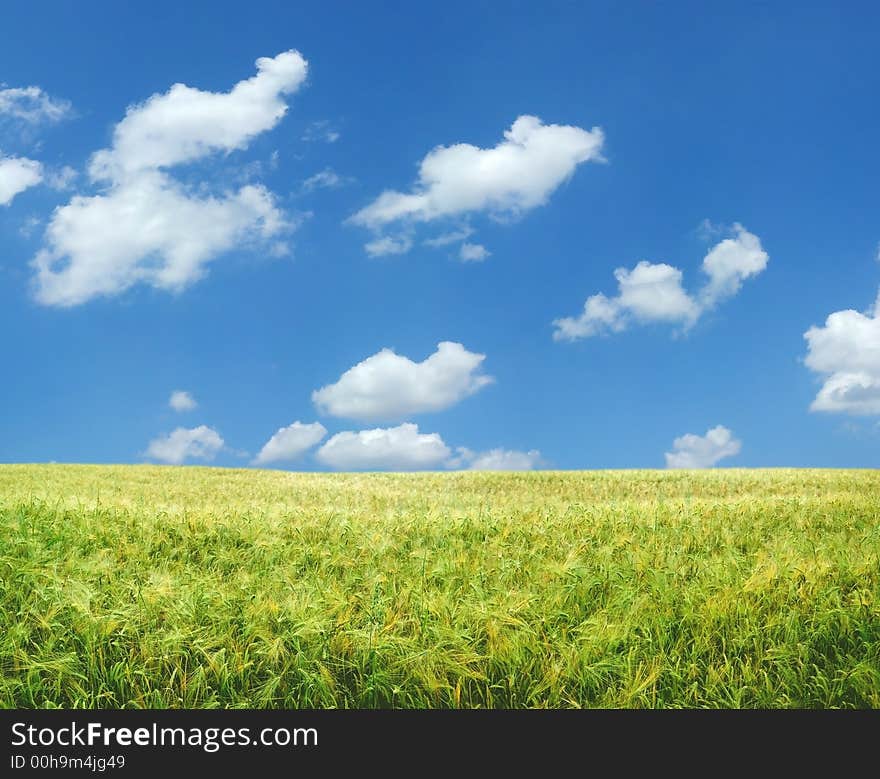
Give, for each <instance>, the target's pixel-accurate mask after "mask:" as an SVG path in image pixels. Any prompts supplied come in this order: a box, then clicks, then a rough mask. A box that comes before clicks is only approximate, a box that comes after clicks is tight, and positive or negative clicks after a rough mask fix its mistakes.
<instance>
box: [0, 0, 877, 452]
mask: <svg viewBox="0 0 880 779" xmlns="http://www.w3.org/2000/svg"><path fill="white" fill-rule="evenodd" d="M3 17H4V19H3V24H2V26H0V84H2V86H0V203H2V204H0V332H2V334H3V335H2V338H0V352H2V365H3V371H4V381H3V382H2V389H0V401H2V405H0V408H2V411H0V430H2V432H0V461H2V462H40V461H50V460H53V461H59V462H123V463H125V462H142V461H160V462H161V461H165V462H194V463H205V462H210V463H213V464H217V465H225V466H244V465H248V464H251V463H254V464H257V465H262V466H265V467H277V468H290V469H297V470H300V469H303V470H312V469H317V470H324V469H334V468H335V469H340V470H348V469H383V468H391V469H410V468H431V469H444V468H468V467H476V468H480V467H482V468H527V467H550V468H564V469H574V468H636V467H639V468H641V467H657V468H662V467H665V466H667V465H670V466H692V467H705V466H711V465H721V466H728V465H729V466H743V467H751V466H818V467H826V466H827V467H877V466H878V465H880V454H878V452H880V447H878V443H880V428H878V416H880V318H878V314H880V312H878V311H876V310H875V308H874V306H875V301H876V300H877V290H878V284H880V263H878V243H880V221H878V196H877V191H878V190H877V182H878V180H880V155H878V154H877V151H876V145H877V139H878V137H880V103H878V100H877V95H878V94H880V71H878V69H877V67H876V42H877V34H878V29H880V10H878V9H877V7H876V5H875V4H870V3H849V4H843V5H836V4H831V3H825V4H795V3H791V4H787V3H772V4H766V3H760V4H759V3H731V4H729V6H728V7H727V8H723V7H721V5H720V4H715V7H714V8H711V9H710V8H708V7H707V6H706V4H704V3H684V2H682V3H664V4H649V3H633V4H629V5H626V4H620V3H610V2H609V3H542V4H540V5H538V4H526V3H508V4H501V3H489V2H484V3H473V2H469V3H454V2H448V3H443V4H435V5H428V4H413V3H383V4H349V3H339V4H333V3H321V4H317V3H316V4H305V3H303V4H292V3H282V2H279V3H261V2H254V3H249V4H246V5H243V4H237V3H228V4H226V3H211V4H208V3H204V4H196V3H191V4H185V5H181V4H172V3H163V2H155V3H150V4H149V5H147V4H144V5H143V6H142V7H141V8H140V9H139V10H133V9H130V8H123V7H120V6H118V5H117V4H110V3H93V4H77V5H76V6H74V5H70V4H61V3H39V2H32V3H27V4H25V3H12V4H8V5H7V6H6V7H5V8H4V11H3ZM294 52H298V53H294ZM260 58H265V59H264V60H261V62H262V63H263V64H262V65H261V66H258V65H257V64H255V63H256V62H257V60H258V59H260ZM258 73H259V74H261V75H259V76H258ZM249 80H250V81H249ZM175 84H184V85H186V87H187V89H183V88H176V87H175V88H174V89H172V85H175ZM237 84H243V85H242V86H240V87H239V89H238V91H235V88H236V85H237ZM212 93H213V95H212ZM148 101H149V102H148ZM127 110H128V114H126V111H127ZM123 120H125V121H123ZM462 144H467V146H462ZM423 163H424V165H423ZM420 166H422V167H421V168H420ZM420 170H421V171H422V174H421V178H420ZM4 193H5V194H4ZM383 193H389V194H387V195H385V196H383ZM380 197H383V199H380ZM4 201H5V202H4ZM438 239H439V241H440V242H441V243H442V244H443V245H439V246H438V245H433V246H432V245H430V244H426V243H425V241H434V242H435V244H436V243H437V241H438ZM395 252H396V253H395ZM463 257H464V258H465V259H462V258H463ZM710 258H711V259H710ZM41 268H42V270H41ZM616 271H617V276H615V272H616ZM599 295H601V296H602V297H597V296H599ZM590 299H592V300H593V302H592V303H588V300H590ZM585 304H587V309H588V310H587V312H586V313H585ZM560 322H568V324H567V325H565V324H560ZM554 323H556V324H554ZM806 334H809V337H805V335H806ZM554 336H555V337H554ZM440 344H445V345H444V346H438V345H440ZM383 350H384V351H383ZM432 355H434V356H433V357H432ZM323 388H327V389H326V391H325V390H324V389H323ZM175 391H180V392H186V393H188V397H189V398H191V399H192V401H193V402H194V404H195V407H194V408H189V409H186V408H184V407H185V406H187V405H192V404H187V403H186V402H178V403H176V405H177V406H178V407H179V409H180V410H175V409H174V408H172V407H171V404H170V398H171V395H172V392H175ZM316 391H318V392H317V394H316ZM180 397H181V396H178V400H180ZM296 423H298V424H296ZM283 428H286V430H282V429H283ZM174 431H178V432H177V433H176V434H175V432H174ZM276 432H278V433H279V435H275V434H276ZM273 436H275V437H274V438H273ZM270 439H271V440H270Z"/></svg>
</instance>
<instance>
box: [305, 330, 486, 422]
mask: <svg viewBox="0 0 880 779" xmlns="http://www.w3.org/2000/svg"><path fill="white" fill-rule="evenodd" d="M485 359H486V355H484V354H477V353H475V352H469V351H468V350H467V349H465V347H464V346H462V344H460V343H454V342H451V341H443V342H442V343H439V344H438V345H437V350H436V351H435V352H434V353H433V354H432V355H430V356H429V357H427V358H425V359H424V360H422V362H413V361H412V360H410V359H409V358H408V357H404V356H403V355H399V354H397V353H396V352H394V351H392V350H391V349H383V350H382V351H380V352H378V353H377V354H374V355H372V356H371V357H368V358H367V359H366V360H364V361H363V362H360V363H358V364H357V365H355V366H354V367H353V368H349V369H348V370H347V371H346V372H345V373H343V374H342V376H341V377H340V378H339V380H338V381H337V382H336V383H334V384H329V385H327V386H326V387H322V388H321V389H318V390H315V392H313V393H312V401H313V402H314V403H315V405H316V406H317V408H318V409H319V411H321V413H324V414H330V415H332V416H335V417H346V418H349V419H359V420H364V421H373V420H395V419H401V418H403V417H407V416H409V415H411V414H418V413H423V412H429V411H441V410H443V409H446V408H449V407H450V406H452V405H454V404H456V403H458V402H459V401H460V400H462V399H464V398H466V397H468V396H469V395H473V394H474V393H475V392H478V391H479V390H480V389H482V388H483V387H485V386H487V385H489V384H491V383H492V381H493V379H492V377H491V376H487V375H485V374H483V373H481V372H480V367H481V365H482V363H483V360H485Z"/></svg>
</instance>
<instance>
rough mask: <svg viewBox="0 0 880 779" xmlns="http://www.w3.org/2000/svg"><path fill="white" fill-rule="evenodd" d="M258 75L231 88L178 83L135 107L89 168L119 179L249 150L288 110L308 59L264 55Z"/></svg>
mask: <svg viewBox="0 0 880 779" xmlns="http://www.w3.org/2000/svg"><path fill="white" fill-rule="evenodd" d="M256 66H257V74H256V75H255V76H252V77H251V78H249V79H246V80H244V81H239V82H238V83H237V84H236V85H235V86H234V87H233V88H232V89H231V90H230V91H229V92H222V93H218V92H205V91H202V90H200V89H194V88H193V87H189V86H186V85H185V84H174V85H173V86H172V87H171V89H169V90H168V91H167V92H165V93H164V94H157V95H153V96H152V97H150V98H149V99H147V100H146V101H145V102H144V103H141V104H139V105H134V106H131V107H129V109H128V110H127V111H126V115H125V118H124V119H123V120H122V121H121V122H120V123H119V124H117V125H116V129H115V130H114V132H113V146H112V148H110V149H104V150H102V151H99V152H97V153H96V154H95V155H94V156H93V157H92V160H91V164H90V167H89V172H90V174H91V176H92V177H93V178H94V179H96V180H111V181H119V179H120V178H122V177H124V176H126V175H131V174H132V173H136V172H138V171H142V170H153V169H156V168H167V167H170V166H173V165H178V164H180V163H183V162H189V161H192V160H196V159H199V158H201V157H205V156H207V155H209V154H211V153H213V152H216V151H225V152H230V151H233V150H236V149H244V148H246V147H247V145H248V143H249V142H250V141H251V140H252V139H253V138H254V137H255V136H256V135H259V134H260V133H263V132H265V131H267V130H270V129H272V128H273V127H274V126H275V125H276V124H278V122H280V121H281V119H282V118H283V116H284V115H285V113H287V105H286V104H285V102H284V100H283V96H284V95H288V94H291V93H293V92H296V91H297V89H299V87H300V86H301V85H302V83H303V82H304V81H305V78H306V73H307V71H308V63H307V62H306V61H305V59H303V57H302V55H301V54H300V53H299V52H298V51H286V52H283V53H282V54H279V55H278V56H277V57H274V58H270V57H260V58H259V59H258V60H257V62H256Z"/></svg>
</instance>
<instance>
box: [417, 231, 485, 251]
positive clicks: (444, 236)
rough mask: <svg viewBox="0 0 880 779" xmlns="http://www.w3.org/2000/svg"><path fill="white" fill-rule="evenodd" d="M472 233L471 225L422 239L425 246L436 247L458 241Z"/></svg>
mask: <svg viewBox="0 0 880 779" xmlns="http://www.w3.org/2000/svg"><path fill="white" fill-rule="evenodd" d="M473 234H474V230H473V228H472V227H462V228H461V229H460V230H453V231H451V232H448V233H441V234H440V235H438V236H436V237H434V238H427V239H425V240H424V241H422V243H423V244H425V246H431V247H433V248H437V247H440V246H449V244H452V243H458V242H459V241H464V240H467V239H468V238H470V237H471V236H472V235H473Z"/></svg>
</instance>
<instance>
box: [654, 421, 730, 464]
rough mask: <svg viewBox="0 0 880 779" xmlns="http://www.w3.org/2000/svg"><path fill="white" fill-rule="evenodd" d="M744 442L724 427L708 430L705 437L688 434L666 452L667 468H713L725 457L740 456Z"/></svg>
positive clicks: (676, 441)
mask: <svg viewBox="0 0 880 779" xmlns="http://www.w3.org/2000/svg"><path fill="white" fill-rule="evenodd" d="M741 449H742V442H741V441H738V440H737V439H735V438H734V437H733V433H732V432H731V431H730V430H728V429H727V428H726V427H724V426H723V425H717V426H716V427H713V428H712V429H711V430H707V431H706V434H705V435H704V436H699V435H694V434H693V433H687V434H685V435H683V436H681V437H679V438H676V439H675V440H674V441H673V442H672V451H671V452H666V454H665V457H666V467H667V468H711V467H712V466H714V465H715V464H716V463H717V462H719V461H720V460H723V459H724V458H725V457H733V456H734V455H737V454H739V452H740V450H741Z"/></svg>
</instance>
